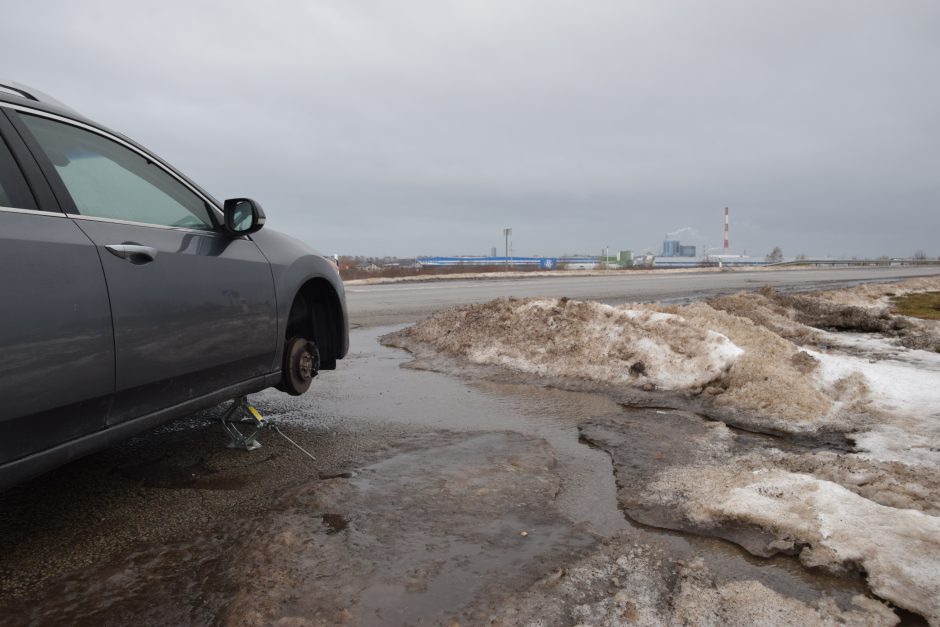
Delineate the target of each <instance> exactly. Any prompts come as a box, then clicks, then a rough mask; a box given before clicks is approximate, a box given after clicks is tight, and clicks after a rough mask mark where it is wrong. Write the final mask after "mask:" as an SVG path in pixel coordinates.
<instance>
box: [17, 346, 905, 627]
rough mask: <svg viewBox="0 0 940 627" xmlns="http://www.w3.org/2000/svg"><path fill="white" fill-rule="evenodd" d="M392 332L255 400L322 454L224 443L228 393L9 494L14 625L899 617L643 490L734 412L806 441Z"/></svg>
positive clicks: (792, 446)
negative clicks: (449, 356)
mask: <svg viewBox="0 0 940 627" xmlns="http://www.w3.org/2000/svg"><path fill="white" fill-rule="evenodd" d="M390 330H392V329H372V330H360V331H357V332H355V333H354V334H353V347H352V348H353V353H352V354H351V355H350V358H349V359H348V361H347V362H346V363H344V368H343V369H342V370H339V371H336V372H329V373H324V374H323V375H322V376H321V378H320V379H318V381H317V382H316V385H317V388H316V390H315V392H314V393H311V394H308V395H306V396H304V397H300V398H297V399H289V398H286V397H283V396H281V395H279V394H276V393H262V394H259V395H256V396H255V397H253V402H254V404H255V405H256V406H257V407H258V408H259V409H260V410H261V411H262V413H264V414H265V415H266V416H268V417H269V418H271V419H273V420H275V421H277V423H278V424H279V425H280V426H281V428H282V429H283V430H285V432H286V433H287V434H288V435H290V436H291V437H292V438H294V439H296V440H297V441H298V442H299V443H300V444H301V445H303V446H304V447H305V448H308V449H310V450H311V452H312V453H313V454H314V455H315V456H316V457H317V460H318V461H317V462H316V463H313V462H310V461H309V459H308V458H306V457H304V456H303V455H302V454H301V453H299V452H298V451H296V450H294V449H292V448H291V447H290V445H289V444H286V443H284V442H283V441H282V440H280V439H279V438H277V437H276V436H274V435H273V434H266V435H265V436H264V437H263V438H262V442H263V444H264V447H263V448H262V449H260V450H259V451H255V452H253V453H250V454H249V453H245V452H242V451H233V450H230V449H226V448H225V447H224V442H225V441H224V438H223V436H222V434H221V430H220V428H219V427H218V425H216V424H213V423H212V419H213V417H215V416H217V415H218V414H219V413H220V411H221V409H218V410H215V411H213V412H207V413H205V414H202V415H200V416H196V417H194V418H192V419H190V420H187V421H181V422H178V423H174V424H172V425H168V426H167V427H165V428H163V429H161V430H159V431H157V432H155V433H151V434H148V435H146V436H144V437H141V438H137V439H135V440H133V441H131V442H128V443H126V444H124V445H122V446H120V447H117V448H115V449H111V450H109V451H106V452H105V453H103V454H100V455H96V456H92V457H89V458H86V459H85V460H82V461H80V462H78V463H76V464H72V465H70V466H68V467H66V468H63V469H62V470H61V471H59V472H56V473H52V474H50V475H48V476H46V477H44V478H42V479H40V480H39V481H36V482H30V483H29V484H27V485H26V486H23V487H22V488H20V489H17V490H14V491H12V492H9V493H6V494H3V495H0V533H3V534H4V537H5V538H6V539H7V541H8V547H9V550H8V551H7V553H6V554H5V555H4V556H3V558H2V561H0V610H2V613H0V623H2V624H11V625H20V624H51V623H67V624H76V625H92V624H94V625H114V624H122V625H123V624H173V625H196V624H207V623H213V624H238V625H260V624H283V625H307V624H312V625H334V624H351V625H355V624H364V625H371V624H383V625H385V624H393V625H394V624H450V623H451V622H453V621H457V622H460V623H461V624H484V623H489V622H492V623H494V624H505V625H508V624H520V623H524V622H539V621H540V622H541V623H542V624H562V625H564V624H576V623H579V622H594V623H605V622H606V623H608V624H618V621H620V622H626V621H627V619H630V620H633V618H635V619H636V620H637V621H638V622H640V623H645V624H668V623H676V622H682V621H685V622H708V621H709V620H711V619H710V618H709V617H718V618H715V619H714V620H712V622H720V621H719V619H723V620H725V621H726V622H735V620H737V621H738V622H739V624H743V622H744V620H743V617H750V618H751V619H752V622H765V623H767V622H774V617H775V616H776V617H777V618H779V614H778V613H779V612H780V611H783V610H781V608H784V609H785V610H786V611H787V612H788V613H790V614H792V616H799V617H802V618H803V619H804V620H805V621H808V622H821V621H824V620H832V621H835V620H841V621H845V622H852V621H853V620H856V619H857V618H858V616H862V615H864V616H865V617H866V618H867V621H868V622H869V623H871V624H891V621H892V620H893V619H892V616H893V614H891V612H890V611H889V610H887V608H886V606H884V605H883V604H881V603H880V602H879V601H877V600H875V599H872V598H871V597H870V595H867V594H866V586H865V584H864V580H863V579H862V578H861V577H859V576H858V575H856V574H851V573H844V574H842V575H839V576H836V575H833V574H827V573H824V572H820V571H816V570H811V569H807V568H805V567H804V566H803V565H801V564H800V563H799V562H798V561H797V560H796V559H795V558H793V557H790V556H786V555H778V556H775V557H771V558H759V557H755V556H753V555H750V554H748V553H747V552H745V551H744V550H742V549H741V548H739V547H738V546H736V545H735V544H733V543H731V542H728V541H726V540H723V539H719V538H713V537H706V536H705V535H702V533H701V530H700V529H697V528H696V527H695V526H694V525H691V524H686V523H685V522H682V521H680V522H679V523H678V524H673V523H675V519H674V518H673V519H670V517H669V515H670V512H669V511H667V510H656V508H655V504H654V503H652V502H650V501H644V500H643V499H642V498H641V496H637V494H638V493H640V492H642V490H643V488H644V486H647V485H649V483H650V482H651V481H652V479H653V469H654V468H656V467H659V468H668V467H670V466H672V465H681V464H684V463H686V462H688V461H689V460H690V459H691V458H692V456H694V455H696V454H697V451H696V450H695V444H696V443H699V444H701V445H702V446H705V445H707V442H706V440H710V439H713V438H708V437H706V436H708V435H709V434H714V433H717V429H719V428H721V429H726V430H727V431H728V435H727V436H724V435H723V436H722V438H725V439H726V440H727V442H728V444H729V446H730V447H731V448H730V449H729V450H730V451H731V453H732V454H734V455H735V456H742V455H746V454H747V453H749V452H751V451H753V450H756V449H759V448H766V447H768V446H773V445H776V447H777V448H779V449H780V450H781V452H782V453H785V454H792V455H801V454H803V452H805V451H806V450H809V449H807V447H806V446H803V445H802V444H800V443H798V442H792V441H790V440H789V439H781V438H780V437H779V436H773V435H771V436H766V435H762V434H760V433H746V432H736V431H734V430H733V429H727V427H724V426H723V425H720V424H718V423H715V422H714V421H709V420H705V419H703V418H702V417H700V416H696V415H695V414H694V413H682V412H680V413H676V412H675V411H673V408H675V407H677V406H678V408H679V409H686V410H687V409H690V407H686V406H685V405H683V403H685V404H689V405H690V406H691V405H695V403H696V400H695V399H682V398H679V397H677V396H676V395H674V394H673V395H670V394H667V393H664V392H661V391H653V392H648V393H647V392H642V391H641V393H642V394H644V395H645V396H644V398H645V399H646V400H655V401H656V404H658V405H661V406H663V407H665V408H668V409H661V410H658V411H657V410H642V411H636V410H632V409H629V408H625V407H624V406H622V405H621V403H622V402H624V400H625V399H624V398H623V397H618V396H616V395H608V394H606V393H599V391H598V389H589V388H587V387H579V386H580V385H581V384H577V383H575V384H571V386H570V387H569V388H568V389H557V388H552V387H547V386H546V385H545V384H544V381H540V380H538V379H534V378H533V377H531V376H530V377H525V376H519V375H513V374H511V373H510V374H507V373H505V372H501V373H498V372H496V371H493V370H491V369H486V368H476V369H474V368H471V369H469V370H468V369H465V368H462V367H457V366H456V365H455V364H454V363H453V362H446V363H447V364H449V365H447V366H446V367H445V366H443V364H444V363H445V362H437V363H435V364H434V367H435V368H440V369H443V370H444V371H445V372H446V373H439V372H430V371H428V370H423V369H421V368H419V367H414V366H415V365H416V364H411V367H405V368H403V367H401V366H403V365H406V364H409V363H410V362H411V356H410V355H408V354H407V353H405V352H403V351H400V350H396V349H391V348H385V347H382V346H380V345H379V344H378V343H377V338H378V337H379V336H380V335H383V334H385V333H387V332H388V331H390ZM417 365H419V366H421V367H429V363H428V362H425V363H423V364H417ZM377 399H378V401H377ZM698 409H700V407H698ZM680 414H681V416H682V418H681V419H680V417H679V416H680ZM664 416H666V417H665V418H664ZM602 429H608V430H609V433H607V434H606V435H604V434H603V433H601V430H602ZM589 431H590V434H589V433H588V432H589ZM589 435H590V438H592V441H593V442H595V443H596V444H598V445H601V446H603V447H604V448H603V450H601V449H599V448H595V447H592V446H589V445H588V442H587V439H588V437H589ZM582 436H583V437H582ZM615 438H620V440H617V442H615V441H614V440H615ZM618 442H619V444H618ZM618 446H619V447H620V448H619V449H618ZM631 446H636V450H635V451H634V452H632V453H631V450H630V447H631ZM817 449H818V452H820V453H822V452H826V451H828V450H829V449H828V448H827V447H825V446H818V447H817ZM716 450H717V449H716ZM615 470H616V477H615ZM676 511H678V510H676ZM624 512H626V513H627V514H628V515H629V517H625V516H624ZM644 512H645V513H644ZM672 514H675V512H673V513H672ZM634 516H635V519H636V521H637V522H634V520H631V518H634ZM644 516H648V517H647V518H645V519H644ZM657 516H658V518H656V517H657ZM641 520H646V521H647V522H649V523H653V524H654V525H656V526H655V527H654V526H652V525H650V524H643V523H642V522H639V521H641ZM662 527H671V529H663V528H662ZM775 613H776V614H775ZM631 617H633V618H631ZM697 619H698V620H697ZM856 622H857V621H856Z"/></svg>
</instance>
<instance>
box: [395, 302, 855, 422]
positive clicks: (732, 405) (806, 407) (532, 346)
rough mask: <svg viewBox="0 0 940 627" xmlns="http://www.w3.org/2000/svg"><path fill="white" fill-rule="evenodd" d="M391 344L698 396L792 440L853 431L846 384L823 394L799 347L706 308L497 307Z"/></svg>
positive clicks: (448, 314)
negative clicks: (793, 435) (822, 431)
mask: <svg viewBox="0 0 940 627" xmlns="http://www.w3.org/2000/svg"><path fill="white" fill-rule="evenodd" d="M385 341H387V342H388V343H391V344H397V345H403V346H407V345H409V344H412V343H415V342H417V343H419V344H422V345H426V346H430V347H432V348H433V349H434V350H435V351H440V352H443V353H446V354H449V355H453V356H457V357H461V358H465V359H468V360H469V361H471V362H473V363H476V364H488V365H494V366H501V367H505V368H509V369H512V370H516V371H519V372H525V373H530V374H535V375H539V376H547V377H572V378H579V379H586V380H591V381H598V382H602V383H607V384H613V385H630V386H637V387H642V386H646V387H647V388H649V386H655V387H656V388H659V389H663V390H676V391H682V392H687V393H692V394H701V395H703V398H706V399H708V400H709V402H714V403H715V404H716V405H718V406H721V407H724V408H726V409H727V410H729V411H731V410H734V411H740V412H744V413H745V414H746V415H745V416H743V419H747V420H753V421H762V424H767V423H769V425H770V426H771V427H772V428H774V429H776V430H779V431H785V432H812V431H815V430H817V429H819V428H830V429H836V428H848V427H847V426H846V424H845V422H844V420H843V419H842V417H841V415H840V414H839V412H837V411H835V410H836V409H840V410H841V409H845V408H846V407H848V404H849V403H851V402H854V401H855V400H857V397H858V394H857V393H856V392H855V391H852V390H850V389H849V388H850V387H851V386H849V385H847V384H846V382H840V381H835V382H834V383H832V384H827V385H820V384H819V382H818V381H817V377H815V376H814V374H813V370H814V368H815V360H814V359H813V358H812V357H811V356H809V355H808V354H807V353H805V352H802V351H800V350H799V347H797V346H796V345H795V344H794V343H793V342H791V341H789V340H787V339H784V338H782V337H780V335H778V334H776V333H774V332H773V331H771V330H770V329H768V328H767V327H764V326H762V325H760V324H756V323H755V322H753V321H752V320H750V319H748V318H744V317H741V316H736V315H734V314H731V313H728V312H724V311H719V310H717V309H715V308H713V307H711V306H710V305H709V304H706V303H695V304H692V305H683V306H656V305H631V306H619V307H612V306H609V305H603V304H600V303H592V302H579V301H573V300H568V299H526V300H520V299H499V300H495V301H491V302H489V303H484V304H478V305H466V306H462V307H456V308H453V309H447V310H444V311H440V312H438V313H436V314H434V315H433V316H431V317H430V318H428V319H426V320H424V321H422V322H420V323H418V324H417V325H415V326H413V327H409V328H407V329H404V330H403V331H401V332H399V333H396V334H392V335H391V336H387V338H386V340H385ZM850 391H851V392H852V393H851V394H850V393H849V392H850ZM837 403H840V404H839V405H837Z"/></svg>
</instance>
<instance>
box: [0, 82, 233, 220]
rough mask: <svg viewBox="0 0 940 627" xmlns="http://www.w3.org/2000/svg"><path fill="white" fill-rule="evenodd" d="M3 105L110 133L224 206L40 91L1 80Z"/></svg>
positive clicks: (215, 201)
mask: <svg viewBox="0 0 940 627" xmlns="http://www.w3.org/2000/svg"><path fill="white" fill-rule="evenodd" d="M3 104H14V105H19V106H23V107H29V108H31V109H35V110H37V111H44V112H46V113H51V114H54V115H58V116H61V117H64V118H68V119H70V120H74V121H76V122H81V123H82V124H87V125H88V126H91V127H94V128H96V129H98V130H100V131H104V132H105V133H109V134H111V135H113V136H115V137H119V138H121V139H122V140H124V141H126V142H127V143H129V144H131V145H133V146H135V147H136V148H138V149H140V150H142V151H144V152H145V153H147V154H148V155H150V156H151V157H153V158H154V159H156V160H158V161H159V162H160V163H161V164H163V165H164V166H166V167H167V168H169V169H170V170H171V171H172V172H173V173H174V174H176V175H177V176H178V177H180V178H182V179H183V180H185V181H186V182H187V183H189V184H190V185H192V186H193V187H194V188H196V189H197V190H198V191H199V192H200V193H201V194H202V195H203V196H205V197H206V198H208V199H209V201H210V202H211V203H212V204H214V205H215V206H216V208H219V207H221V206H222V204H221V203H220V202H219V201H218V200H217V199H216V198H215V197H214V196H212V195H211V194H210V193H209V192H207V191H206V190H205V189H203V188H202V187H200V186H199V185H197V184H196V183H195V181H193V180H192V179H190V178H189V177H187V176H186V175H185V174H183V173H182V172H180V171H179V170H177V169H176V168H174V167H173V166H172V165H170V164H169V163H168V162H167V161H166V160H165V159H162V158H160V157H159V156H158V155H156V154H154V153H153V152H152V151H150V150H148V149H147V148H145V147H144V146H141V145H140V144H139V143H137V142H136V141H134V140H133V139H131V138H130V137H128V136H127V135H124V134H123V133H119V132H118V131H114V130H112V129H110V128H108V127H106V126H103V125H101V124H98V123H97V122H95V121H94V120H91V119H89V118H86V117H85V116H83V115H81V114H80V113H78V112H77V111H75V110H74V109H72V108H71V107H69V106H68V105H66V104H64V103H62V102H60V101H58V100H56V99H55V98H53V97H52V96H49V95H48V94H45V93H43V92H41V91H39V90H38V89H35V88H32V87H29V86H27V85H23V84H22V83H17V82H16V81H10V80H6V79H3V78H0V106H2V105H3Z"/></svg>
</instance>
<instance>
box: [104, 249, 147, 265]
mask: <svg viewBox="0 0 940 627" xmlns="http://www.w3.org/2000/svg"><path fill="white" fill-rule="evenodd" d="M105 248H107V249H108V252H109V253H111V254H112V255H114V256H115V257H119V258H121V259H126V260H127V261H130V262H131V263H132V264H134V265H135V266H142V265H144V264H145V263H150V262H151V261H153V260H154V259H156V258H157V249H156V248H151V247H150V246H140V245H139V244H105Z"/></svg>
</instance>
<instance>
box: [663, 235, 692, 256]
mask: <svg viewBox="0 0 940 627" xmlns="http://www.w3.org/2000/svg"><path fill="white" fill-rule="evenodd" d="M660 256H661V257H694V256H695V246H683V245H682V244H681V243H679V240H677V239H667V240H666V241H664V242H663V254H662V255H660Z"/></svg>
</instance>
